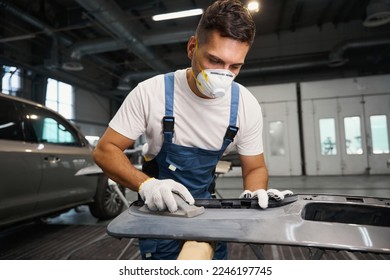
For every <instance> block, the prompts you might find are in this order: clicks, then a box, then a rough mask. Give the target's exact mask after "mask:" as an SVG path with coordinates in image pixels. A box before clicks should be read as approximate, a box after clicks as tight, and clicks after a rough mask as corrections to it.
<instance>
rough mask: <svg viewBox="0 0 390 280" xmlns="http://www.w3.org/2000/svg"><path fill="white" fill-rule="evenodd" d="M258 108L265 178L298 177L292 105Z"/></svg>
mask: <svg viewBox="0 0 390 280" xmlns="http://www.w3.org/2000/svg"><path fill="white" fill-rule="evenodd" d="M261 107H262V111H263V117H264V127H263V139H264V155H265V160H266V163H267V168H268V173H269V175H271V176H284V175H287V176H290V175H301V174H302V167H301V156H300V146H299V130H298V113H297V104H296V102H295V101H286V102H273V103H262V104H261Z"/></svg>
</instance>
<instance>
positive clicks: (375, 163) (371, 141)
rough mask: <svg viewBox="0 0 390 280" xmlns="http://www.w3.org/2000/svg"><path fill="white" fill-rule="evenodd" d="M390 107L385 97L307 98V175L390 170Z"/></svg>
mask: <svg viewBox="0 0 390 280" xmlns="http://www.w3.org/2000/svg"><path fill="white" fill-rule="evenodd" d="M386 104H387V105H386ZM386 106H387V107H386ZM389 106H390V105H389V101H387V103H386V98H385V97H383V96H382V97H381V98H379V97H375V96H360V97H345V98H333V99H317V100H305V101H304V102H303V123H304V128H303V129H304V141H305V155H306V172H307V175H353V174H386V173H389V169H387V170H386V168H387V165H389V164H390V163H389V164H388V163H387V162H388V159H389V154H388V153H389V152H388V150H389V148H388V121H387V119H388V115H389ZM379 108H382V109H381V110H379ZM386 108H387V113H386Z"/></svg>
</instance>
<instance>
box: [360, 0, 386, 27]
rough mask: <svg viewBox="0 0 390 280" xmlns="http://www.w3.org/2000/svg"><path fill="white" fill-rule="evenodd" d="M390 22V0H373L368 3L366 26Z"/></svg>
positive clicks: (364, 23)
mask: <svg viewBox="0 0 390 280" xmlns="http://www.w3.org/2000/svg"><path fill="white" fill-rule="evenodd" d="M389 22H390V0H371V1H370V3H369V4H368V5H367V17H366V19H365V21H364V22H363V25H364V26H366V27H377V26H382V25H385V24H387V23H389Z"/></svg>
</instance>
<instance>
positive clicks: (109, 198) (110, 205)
mask: <svg viewBox="0 0 390 280" xmlns="http://www.w3.org/2000/svg"><path fill="white" fill-rule="evenodd" d="M119 189H120V191H121V192H122V193H123V195H125V188H124V187H122V186H119ZM123 205H124V202H123V201H122V200H121V198H120V197H119V195H118V193H117V192H116V191H115V190H114V188H113V187H112V185H109V184H108V177H107V176H105V175H99V177H98V184H97V189H96V194H95V197H94V202H93V203H91V204H90V205H89V209H90V211H91V213H92V215H93V216H94V217H96V218H98V219H101V220H107V219H112V218H114V217H116V216H118V215H119V214H120V213H122V211H123Z"/></svg>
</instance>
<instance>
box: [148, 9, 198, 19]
mask: <svg viewBox="0 0 390 280" xmlns="http://www.w3.org/2000/svg"><path fill="white" fill-rule="evenodd" d="M201 14H203V9H192V10H186V11H180V12H174V13H167V14H159V15H155V16H153V17H152V19H153V20H154V21H160V20H168V19H174V18H183V17H192V16H197V15H201Z"/></svg>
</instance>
